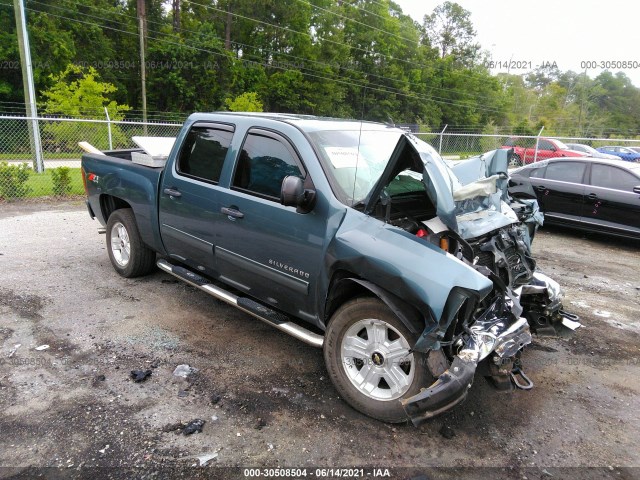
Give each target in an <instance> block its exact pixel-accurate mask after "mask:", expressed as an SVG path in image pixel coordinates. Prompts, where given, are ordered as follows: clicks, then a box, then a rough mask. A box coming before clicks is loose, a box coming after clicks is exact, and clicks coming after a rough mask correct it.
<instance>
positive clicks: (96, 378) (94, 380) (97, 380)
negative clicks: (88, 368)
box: [91, 374, 107, 387]
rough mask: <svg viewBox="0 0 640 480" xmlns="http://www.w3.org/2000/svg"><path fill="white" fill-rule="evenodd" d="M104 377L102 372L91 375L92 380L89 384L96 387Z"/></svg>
mask: <svg viewBox="0 0 640 480" xmlns="http://www.w3.org/2000/svg"><path fill="white" fill-rule="evenodd" d="M106 379H107V377H105V376H104V375H102V374H100V375H96V376H95V377H93V380H92V381H91V385H93V386H94V387H97V386H98V385H100V383H102V382H104V381H105V380H106Z"/></svg>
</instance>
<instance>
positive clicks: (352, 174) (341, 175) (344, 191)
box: [309, 126, 402, 206]
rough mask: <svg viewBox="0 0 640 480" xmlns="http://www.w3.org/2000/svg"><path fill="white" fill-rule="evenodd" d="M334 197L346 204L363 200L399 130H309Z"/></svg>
mask: <svg viewBox="0 0 640 480" xmlns="http://www.w3.org/2000/svg"><path fill="white" fill-rule="evenodd" d="M309 136H310V137H311V141H312V142H313V143H314V144H315V147H316V150H317V152H318V153H319V155H320V157H321V161H322V163H323V164H324V167H325V171H326V173H327V175H328V176H329V180H330V181H331V184H332V185H333V186H334V189H335V190H336V192H335V193H336V196H338V198H339V199H340V200H341V201H342V202H343V203H345V204H346V205H350V206H351V205H355V204H356V203H359V202H362V201H363V200H364V199H365V198H366V196H367V194H368V193H369V192H370V191H371V189H372V188H373V187H374V185H375V184H376V182H377V181H378V179H379V178H380V176H381V175H382V172H383V171H384V169H385V167H386V166H387V163H388V162H389V159H390V158H391V154H392V153H393V150H394V149H395V147H396V145H397V144H398V141H399V140H400V137H401V136H402V132H400V131H398V130H381V129H377V130H367V129H366V126H365V129H363V130H360V129H354V130H322V131H315V132H309Z"/></svg>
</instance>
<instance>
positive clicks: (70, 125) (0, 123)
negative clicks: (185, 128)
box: [0, 116, 182, 201]
mask: <svg viewBox="0 0 640 480" xmlns="http://www.w3.org/2000/svg"><path fill="white" fill-rule="evenodd" d="M181 126H182V124H181V123H160V122H147V123H143V122H134V121H107V120H84V119H83V120H81V119H71V118H35V119H31V118H25V117H10V116H4V117H2V116H0V201H7V200H14V199H34V198H41V197H66V196H74V195H83V194H84V188H83V186H82V177H81V175H80V158H81V156H82V153H83V151H82V149H81V148H80V147H79V146H78V142H82V141H86V142H89V143H90V144H91V145H93V146H94V147H96V148H98V149H99V150H117V149H121V148H135V147H137V146H136V145H135V144H134V143H133V141H132V140H131V137H133V136H150V137H175V136H177V135H178V132H179V131H180V127H181ZM34 131H35V137H36V138H37V139H39V142H37V141H34V135H33V134H32V132H34ZM38 143H39V145H40V148H41V153H40V155H36V154H35V153H34V152H35V151H36V148H35V147H36V146H37V144H38ZM34 144H35V145H34Z"/></svg>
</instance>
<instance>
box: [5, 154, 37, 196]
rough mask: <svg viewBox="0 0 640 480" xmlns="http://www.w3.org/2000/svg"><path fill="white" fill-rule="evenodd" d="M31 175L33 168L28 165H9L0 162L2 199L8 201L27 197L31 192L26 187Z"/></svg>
mask: <svg viewBox="0 0 640 480" xmlns="http://www.w3.org/2000/svg"><path fill="white" fill-rule="evenodd" d="M30 174H31V168H29V165H27V164H26V163H22V164H20V165H9V163H8V162H0V198H2V199H4V200H8V199H13V198H22V197H25V196H27V195H28V194H29V192H30V191H31V189H30V188H29V187H28V186H27V185H26V183H27V181H28V180H29V175H30Z"/></svg>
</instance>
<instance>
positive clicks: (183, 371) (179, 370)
mask: <svg viewBox="0 0 640 480" xmlns="http://www.w3.org/2000/svg"><path fill="white" fill-rule="evenodd" d="M197 371H198V369H197V368H193V367H190V366H189V365H186V364H183V365H178V366H177V367H176V369H175V370H174V371H173V374H174V375H175V376H176V377H182V378H187V377H189V376H190V375H192V374H194V373H196V372H197Z"/></svg>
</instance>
